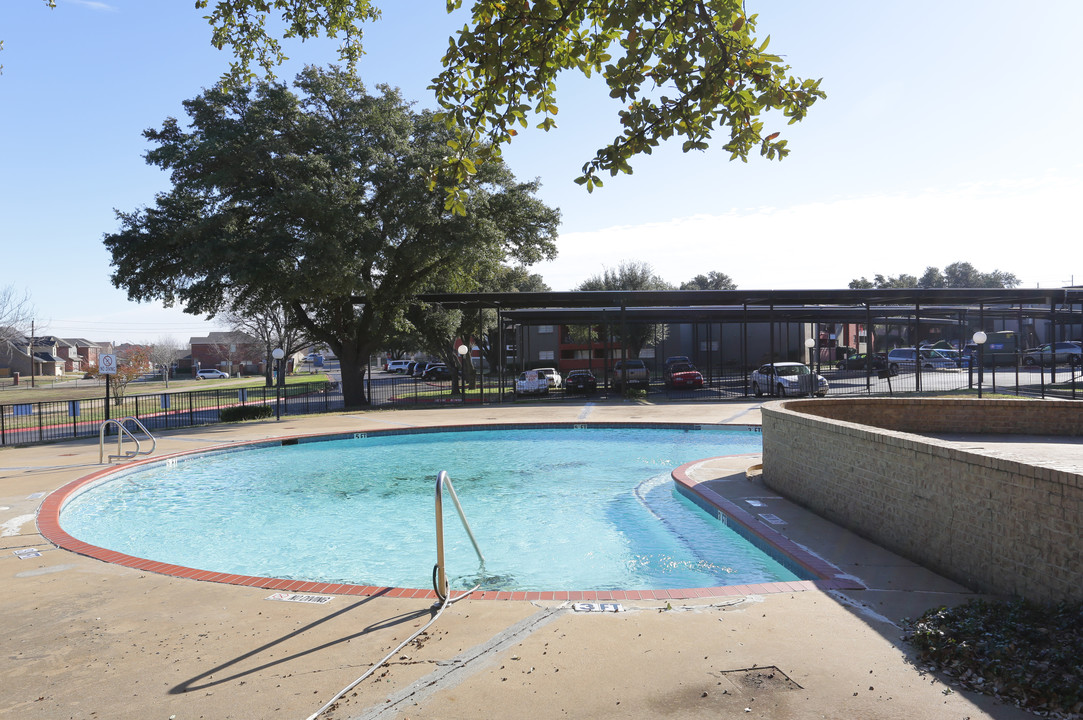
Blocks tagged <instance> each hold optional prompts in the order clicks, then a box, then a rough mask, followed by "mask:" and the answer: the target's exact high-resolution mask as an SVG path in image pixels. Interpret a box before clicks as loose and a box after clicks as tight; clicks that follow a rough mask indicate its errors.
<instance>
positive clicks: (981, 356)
mask: <svg viewBox="0 0 1083 720" xmlns="http://www.w3.org/2000/svg"><path fill="white" fill-rule="evenodd" d="M978 326H979V327H978V329H979V330H981V331H982V332H985V303H978ZM993 364H994V366H995V365H996V356H995V355H994V356H993ZM983 382H985V343H979V345H978V399H979V400H980V399H981V386H982V383H983Z"/></svg>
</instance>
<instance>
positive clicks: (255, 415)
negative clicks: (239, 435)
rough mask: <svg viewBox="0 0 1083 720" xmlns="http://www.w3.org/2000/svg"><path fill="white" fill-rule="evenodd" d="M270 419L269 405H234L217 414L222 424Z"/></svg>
mask: <svg viewBox="0 0 1083 720" xmlns="http://www.w3.org/2000/svg"><path fill="white" fill-rule="evenodd" d="M269 417H271V408H270V406H269V405H236V406H234V407H228V408H223V409H222V410H221V411H220V412H219V413H218V418H219V419H220V420H221V421H222V422H243V421H245V420H266V419H267V418H269Z"/></svg>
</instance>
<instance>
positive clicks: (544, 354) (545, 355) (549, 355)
mask: <svg viewBox="0 0 1083 720" xmlns="http://www.w3.org/2000/svg"><path fill="white" fill-rule="evenodd" d="M538 359H539V360H552V359H553V351H552V350H541V351H539V352H538Z"/></svg>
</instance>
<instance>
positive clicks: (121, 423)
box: [98, 416, 158, 465]
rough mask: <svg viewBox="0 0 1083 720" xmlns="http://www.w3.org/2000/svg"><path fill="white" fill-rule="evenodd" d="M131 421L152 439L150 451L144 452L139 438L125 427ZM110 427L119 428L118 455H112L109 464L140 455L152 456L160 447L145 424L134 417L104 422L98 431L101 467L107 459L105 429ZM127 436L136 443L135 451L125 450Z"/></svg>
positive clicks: (99, 462)
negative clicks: (125, 437) (155, 449)
mask: <svg viewBox="0 0 1083 720" xmlns="http://www.w3.org/2000/svg"><path fill="white" fill-rule="evenodd" d="M129 420H130V421H131V422H133V423H135V424H136V426H137V427H138V428H139V429H140V430H142V431H143V434H144V435H146V436H147V437H148V438H150V449H149V450H144V449H143V445H142V443H140V442H139V438H137V437H136V436H135V435H134V434H133V433H132V431H131V430H129V429H128V428H127V427H126V426H125V423H127V422H128V421H129ZM110 425H116V426H117V454H116V455H110V456H109V462H113V461H114V460H131V459H132V458H134V457H138V456H139V455H150V454H151V453H152V452H154V448H156V447H158V441H157V440H155V439H154V436H153V435H151V434H150V430H147V427H146V426H145V425H144V424H143V423H141V422H139V420H138V419H136V418H134V417H131V416H128V417H122V418H119V419H116V420H113V419H110V420H106V421H105V422H103V423H102V424H101V427H100V428H99V429H98V464H99V465H101V464H102V463H103V462H104V458H105V429H106V428H108V427H109V426H110ZM125 435H127V436H128V437H130V438H131V439H132V442H134V443H135V449H134V450H125V449H124V436H125Z"/></svg>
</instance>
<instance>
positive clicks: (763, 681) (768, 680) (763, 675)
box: [722, 665, 802, 692]
mask: <svg viewBox="0 0 1083 720" xmlns="http://www.w3.org/2000/svg"><path fill="white" fill-rule="evenodd" d="M722 676H723V677H725V678H727V679H729V680H730V682H732V683H733V684H734V685H736V686H738V687H740V688H743V689H747V690H756V691H759V692H766V691H769V690H801V689H802V687H801V686H800V685H798V684H797V683H795V682H794V681H793V680H791V679H790V678H789V676H788V675H786V673H784V672H782V671H781V670H779V669H778V668H777V667H775V666H774V665H764V666H762V667H751V668H741V669H739V670H723V671H722Z"/></svg>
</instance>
